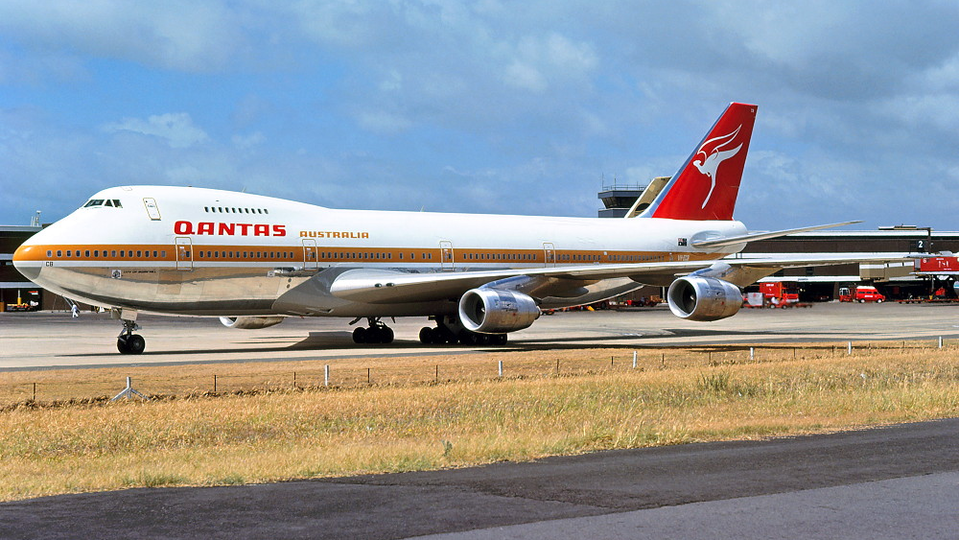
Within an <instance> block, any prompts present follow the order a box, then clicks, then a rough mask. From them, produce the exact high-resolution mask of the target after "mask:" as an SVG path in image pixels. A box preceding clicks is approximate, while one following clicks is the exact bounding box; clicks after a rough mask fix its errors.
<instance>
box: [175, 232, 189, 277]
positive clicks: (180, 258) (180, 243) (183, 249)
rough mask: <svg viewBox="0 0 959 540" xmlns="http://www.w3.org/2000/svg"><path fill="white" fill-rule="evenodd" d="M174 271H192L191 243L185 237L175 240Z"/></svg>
mask: <svg viewBox="0 0 959 540" xmlns="http://www.w3.org/2000/svg"><path fill="white" fill-rule="evenodd" d="M175 247H176V249H175V250H174V251H176V269H177V270H193V241H192V240H190V238H189V237H186V236H178V237H177V238H176V246H175Z"/></svg>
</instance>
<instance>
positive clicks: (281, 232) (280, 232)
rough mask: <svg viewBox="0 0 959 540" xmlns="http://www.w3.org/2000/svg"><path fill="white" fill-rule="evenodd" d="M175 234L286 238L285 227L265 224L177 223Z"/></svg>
mask: <svg viewBox="0 0 959 540" xmlns="http://www.w3.org/2000/svg"><path fill="white" fill-rule="evenodd" d="M173 232H174V233H175V234H211V235H221V236H286V225H267V224H265V223H213V222H211V221H201V222H199V223H196V224H194V223H193V222H191V221H177V222H176V223H174V224H173Z"/></svg>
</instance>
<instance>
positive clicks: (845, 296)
mask: <svg viewBox="0 0 959 540" xmlns="http://www.w3.org/2000/svg"><path fill="white" fill-rule="evenodd" d="M839 301H840V302H859V303H863V302H876V303H877V304H879V303H882V302H885V301H886V297H885V296H883V295H882V293H880V292H879V291H878V290H877V289H876V288H875V287H873V286H871V285H860V286H858V287H856V289H855V291H852V290H850V289H849V287H842V288H841V289H839Z"/></svg>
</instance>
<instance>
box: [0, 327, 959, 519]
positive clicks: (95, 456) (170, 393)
mask: <svg viewBox="0 0 959 540" xmlns="http://www.w3.org/2000/svg"><path fill="white" fill-rule="evenodd" d="M921 345H923V344H917V343H895V344H893V343H876V344H872V345H863V344H857V348H856V349H855V350H854V351H853V352H852V354H849V353H848V352H847V350H846V344H845V343H842V344H819V345H811V344H806V345H803V346H801V348H795V347H794V346H793V345H783V346H771V345H764V346H762V348H759V347H757V348H756V349H755V351H754V355H753V356H752V358H750V352H749V346H742V347H715V348H699V349H682V350H678V349H657V350H652V349H640V350H638V352H637V358H636V367H635V368H634V367H633V351H632V350H625V349H583V350H549V351H541V352H494V353H488V354H480V353H477V354H462V355H449V356H429V357H418V358H382V359H369V358H363V359H353V360H336V361H329V362H327V363H329V364H330V365H331V371H330V373H331V379H330V385H329V386H324V378H323V377H324V373H323V372H324V366H323V364H324V363H323V362H315V363H314V362H295V363H244V364H217V365H190V366H176V367H138V368H111V369H83V370H52V371H31V372H8V373H2V374H0V407H3V408H2V410H0V500H14V499H23V498H31V497H38V496H43V495H52V494H58V493H72V492H82V491H97V490H112V489H120V488H126V487H137V486H173V485H224V484H240V483H252V482H270V481H277V480H286V479H294V478H315V477H325V476H339V475H350V474H361V473H382V472H394V471H408V470H421V469H435V468H445V467H465V466H470V465H477V464H482V463H490V462H494V461H501V460H530V459H536V458H540V457H543V456H549V455H566V454H578V453H583V452H591V451H596V450H605V449H616V448H636V447H643V446H655V445H666V444H682V443H689V442H695V441H711V440H724V439H755V438H765V437H773V436H782V435H793V434H805V433H816V432H824V431H834V430H841V429H849V428H856V427H862V426H873V425H882V424H890V423H897V422H905V421H917V420H925V419H933V418H943V417H950V416H955V415H956V414H957V413H959V359H957V358H956V354H955V353H956V349H952V348H948V347H947V348H945V349H941V350H940V349H937V348H936V347H935V345H934V344H933V345H931V346H930V344H929V343H925V344H924V346H921ZM499 361H502V362H503V369H504V373H503V377H499V376H498V362H499ZM294 373H295V374H296V375H294ZM126 376H131V377H132V378H133V380H134V387H135V388H137V389H138V390H140V391H141V392H144V393H146V394H148V395H151V396H152V397H153V398H154V399H152V400H151V401H142V400H137V399H133V400H120V401H117V402H113V403H110V402H108V400H107V399H106V398H108V397H110V396H112V395H114V394H116V393H117V392H119V391H120V390H121V389H122V388H123V379H124V377H126ZM214 376H216V386H217V388H216V392H214V391H213V385H214ZM34 384H36V388H37V390H36V392H37V399H36V401H34V400H33V391H34V390H33V388H34Z"/></svg>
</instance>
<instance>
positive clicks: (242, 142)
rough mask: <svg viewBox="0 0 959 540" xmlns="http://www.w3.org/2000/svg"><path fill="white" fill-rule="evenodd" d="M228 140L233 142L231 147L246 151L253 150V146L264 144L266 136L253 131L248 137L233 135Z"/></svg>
mask: <svg viewBox="0 0 959 540" xmlns="http://www.w3.org/2000/svg"><path fill="white" fill-rule="evenodd" d="M230 140H231V141H232V142H233V146H235V147H237V148H241V149H247V148H253V147H254V146H259V145H261V144H263V143H264V142H266V136H264V135H263V134H262V133H260V132H259V131H255V132H253V133H250V134H249V135H234V136H233V137H232V138H231V139H230Z"/></svg>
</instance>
